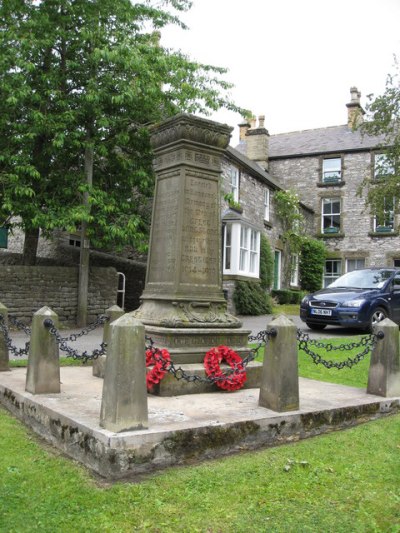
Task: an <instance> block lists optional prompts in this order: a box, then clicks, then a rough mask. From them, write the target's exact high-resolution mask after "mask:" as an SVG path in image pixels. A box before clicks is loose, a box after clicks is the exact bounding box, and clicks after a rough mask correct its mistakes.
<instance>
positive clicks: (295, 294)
mask: <svg viewBox="0 0 400 533" xmlns="http://www.w3.org/2000/svg"><path fill="white" fill-rule="evenodd" d="M271 296H272V297H273V298H276V299H277V301H278V304H299V303H300V302H301V299H302V298H303V296H304V291H292V290H290V289H274V290H272V291H271Z"/></svg>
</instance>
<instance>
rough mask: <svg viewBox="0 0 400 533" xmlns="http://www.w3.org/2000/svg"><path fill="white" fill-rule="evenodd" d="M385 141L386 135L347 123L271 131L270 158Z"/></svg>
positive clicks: (359, 147) (351, 148)
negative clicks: (298, 129) (360, 128)
mask: <svg viewBox="0 0 400 533" xmlns="http://www.w3.org/2000/svg"><path fill="white" fill-rule="evenodd" d="M382 143H384V136H383V135H381V136H376V137H372V136H368V135H362V134H361V132H360V131H359V130H356V131H353V130H352V129H350V128H349V127H348V126H347V125H343V126H331V127H328V128H318V129H312V130H303V131H293V132H290V133H279V134H277V135H271V137H270V139H269V158H270V159H274V158H283V157H284V158H287V157H296V156H304V155H316V154H327V153H339V152H346V151H361V150H370V149H371V148H376V147H378V146H379V145H380V144H382Z"/></svg>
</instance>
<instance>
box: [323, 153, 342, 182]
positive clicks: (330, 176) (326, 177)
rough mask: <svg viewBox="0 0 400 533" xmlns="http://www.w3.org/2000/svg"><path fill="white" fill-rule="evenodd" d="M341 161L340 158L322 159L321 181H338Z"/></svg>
mask: <svg viewBox="0 0 400 533" xmlns="http://www.w3.org/2000/svg"><path fill="white" fill-rule="evenodd" d="M341 170H342V160H341V158H340V157H335V158H330V159H324V160H323V163H322V180H323V181H338V180H340V178H341V174H342V172H341Z"/></svg>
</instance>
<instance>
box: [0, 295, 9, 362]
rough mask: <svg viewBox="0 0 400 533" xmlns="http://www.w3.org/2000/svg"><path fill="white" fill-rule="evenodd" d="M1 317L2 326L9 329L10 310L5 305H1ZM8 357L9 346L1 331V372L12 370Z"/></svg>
mask: <svg viewBox="0 0 400 533" xmlns="http://www.w3.org/2000/svg"><path fill="white" fill-rule="evenodd" d="M0 315H1V317H2V324H3V325H4V326H5V327H6V328H7V327H8V309H7V307H6V306H5V305H3V304H2V303H0ZM8 362H9V357H8V346H7V342H6V339H5V335H4V334H3V332H2V331H1V330H0V372H4V371H6V370H10V368H9V365H8Z"/></svg>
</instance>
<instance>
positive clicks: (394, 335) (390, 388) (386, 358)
mask: <svg viewBox="0 0 400 533" xmlns="http://www.w3.org/2000/svg"><path fill="white" fill-rule="evenodd" d="M378 331H382V332H383V334H384V338H383V339H380V340H378V342H377V343H376V344H375V346H374V348H373V350H372V353H371V362H370V366H369V373H368V385H367V393H368V394H376V395H377V396H384V397H385V398H387V397H392V396H400V352H399V326H398V325H397V324H395V323H394V322H392V321H391V320H390V319H389V318H385V320H383V321H382V322H379V324H378V325H376V326H374V333H377V332H378Z"/></svg>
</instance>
